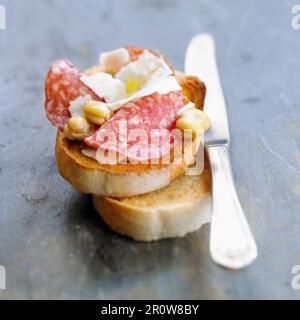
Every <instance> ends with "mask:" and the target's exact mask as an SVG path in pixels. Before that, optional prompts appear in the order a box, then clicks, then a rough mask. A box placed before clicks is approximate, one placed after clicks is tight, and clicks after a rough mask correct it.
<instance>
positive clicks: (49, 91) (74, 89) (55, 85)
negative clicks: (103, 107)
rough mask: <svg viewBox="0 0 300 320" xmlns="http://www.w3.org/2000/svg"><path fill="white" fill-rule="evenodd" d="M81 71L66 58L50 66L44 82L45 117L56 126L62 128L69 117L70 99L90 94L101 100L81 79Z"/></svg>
mask: <svg viewBox="0 0 300 320" xmlns="http://www.w3.org/2000/svg"><path fill="white" fill-rule="evenodd" d="M81 76H82V74H81V72H80V71H79V70H78V69H77V68H76V67H75V66H74V65H73V64H72V63H71V62H69V61H68V60H58V61H56V62H54V63H53V64H52V66H51V67H50V69H49V71H48V74H47V77H46V83H45V95H46V99H45V109H46V115H47V118H48V119H49V120H50V122H51V123H52V124H53V125H54V126H55V127H58V128H63V127H64V125H65V123H66V121H67V120H68V119H69V118H70V116H71V115H70V111H69V106H70V103H71V101H74V100H76V99H77V98H78V97H79V96H86V95H90V96H91V97H92V98H93V99H94V100H100V101H103V99H101V98H100V97H98V96H97V95H96V94H95V93H94V92H93V91H92V90H91V89H90V88H88V87H87V86H86V85H85V84H84V83H83V82H82V81H81V80H80V77H81Z"/></svg>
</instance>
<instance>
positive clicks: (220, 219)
mask: <svg viewBox="0 0 300 320" xmlns="http://www.w3.org/2000/svg"><path fill="white" fill-rule="evenodd" d="M185 73H186V74H188V75H194V76H197V77H199V78H200V79H201V80H202V81H204V83H205V85H206V88H207V95H206V98H205V107H204V111H205V113H206V114H207V115H208V117H209V119H210V122H211V128H210V130H209V131H208V132H207V133H206V135H205V148H206V151H207V154H208V157H209V160H210V167H211V172H212V216H211V230H210V253H211V257H212V259H213V260H214V261H215V262H216V263H217V264H219V265H221V266H224V267H227V268H230V269H241V268H244V267H246V266H248V265H250V264H251V263H252V262H253V261H254V260H255V259H256V257H257V247H256V243H255V240H254V237H253V235H252V233H251V230H250V228H249V225H248V223H247V220H246V218H245V215H244V212H243V210H242V207H241V205H240V202H239V199H238V196H237V193H236V189H235V186H234V181H233V178H232V171H231V164H230V158H229V150H228V149H229V142H230V136H229V127H228V119H227V111H226V104H225V99H224V95H223V91H222V87H221V82H220V78H219V73H218V67H217V62H216V52H215V44H214V39H213V37H212V36H211V35H209V34H199V35H197V36H195V37H194V38H192V40H191V42H190V44H189V46H188V49H187V52H186V58H185Z"/></svg>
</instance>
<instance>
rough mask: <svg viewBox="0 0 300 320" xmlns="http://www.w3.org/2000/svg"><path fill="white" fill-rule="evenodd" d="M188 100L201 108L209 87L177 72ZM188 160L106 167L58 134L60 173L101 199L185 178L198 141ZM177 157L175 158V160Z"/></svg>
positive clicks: (77, 144) (79, 188) (75, 184)
mask: <svg viewBox="0 0 300 320" xmlns="http://www.w3.org/2000/svg"><path fill="white" fill-rule="evenodd" d="M176 77H177V79H178V82H179V84H180V86H181V87H182V90H183V93H184V96H185V99H186V100H187V101H191V102H194V103H195V104H196V106H197V107H198V108H200V109H202V108H203V105H204V97H205V91H206V90H205V85H204V84H203V83H202V82H201V81H200V80H199V79H198V78H196V77H190V76H184V75H183V74H182V73H176ZM186 147H187V148H186V151H189V150H191V152H188V155H189V156H188V157H186V158H185V162H183V163H180V164H179V163H175V162H174V161H171V163H169V164H138V165H132V164H116V165H102V164H99V163H98V162H97V161H96V160H94V159H92V158H88V157H86V156H84V155H83V154H82V153H81V150H82V149H84V148H86V146H85V145H84V144H83V143H82V142H77V141H75V142H74V141H70V140H68V139H66V138H65V136H64V134H63V133H61V132H59V131H58V133H57V139H56V162H57V167H58V170H59V173H60V174H61V175H62V176H63V177H64V178H65V179H66V180H67V181H68V182H69V183H70V184H72V185H73V186H74V187H75V188H76V189H77V190H79V191H80V192H83V193H92V194H95V195H101V196H111V197H126V196H133V195H138V194H143V193H147V192H151V191H153V190H156V189H159V188H162V187H165V186H167V185H168V184H169V183H170V182H171V181H172V180H173V179H175V178H176V177H178V176H180V175H182V174H183V173H184V172H185V170H186V168H187V166H188V165H190V164H191V163H192V162H193V161H194V156H195V154H196V152H197V148H196V146H195V141H192V142H191V143H190V145H189V146H186ZM175 156H176V154H175V155H173V158H175Z"/></svg>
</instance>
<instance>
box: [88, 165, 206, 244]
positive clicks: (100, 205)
mask: <svg viewBox="0 0 300 320" xmlns="http://www.w3.org/2000/svg"><path fill="white" fill-rule="evenodd" d="M210 194H211V177H210V171H209V168H208V167H207V166H206V167H205V170H204V172H203V173H202V174H201V175H199V176H187V175H182V176H180V177H178V178H176V179H175V180H174V181H172V182H171V183H170V184H169V185H168V186H166V187H164V188H162V189H159V190H156V191H153V192H150V193H146V194H143V195H138V196H134V197H125V198H111V197H99V196H95V195H93V203H94V207H95V209H96V211H97V212H98V213H99V214H100V215H101V217H102V219H103V220H104V221H105V222H106V223H107V224H108V225H109V226H110V227H111V229H112V230H114V231H116V232H118V233H120V234H122V235H126V236H129V237H131V238H133V239H135V240H143V241H151V240H158V239H162V238H173V237H183V236H184V235H186V234H187V233H189V232H193V231H195V230H197V229H199V228H200V227H201V226H202V225H203V224H205V223H207V222H209V221H210V206H211V200H210Z"/></svg>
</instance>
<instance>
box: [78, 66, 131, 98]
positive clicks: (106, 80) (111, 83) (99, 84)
mask: <svg viewBox="0 0 300 320" xmlns="http://www.w3.org/2000/svg"><path fill="white" fill-rule="evenodd" d="M80 80H81V81H82V82H83V83H84V84H85V85H87V86H88V87H89V88H91V89H92V90H93V91H94V92H95V93H96V94H97V95H98V96H99V97H102V98H104V99H105V101H106V102H108V103H109V102H114V101H117V100H120V99H122V98H124V97H125V96H126V88H125V84H124V83H123V82H122V81H121V80H119V79H115V78H113V77H112V76H111V75H110V74H108V73H105V72H99V73H96V74H95V75H92V76H86V75H82V76H81V77H80Z"/></svg>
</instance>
